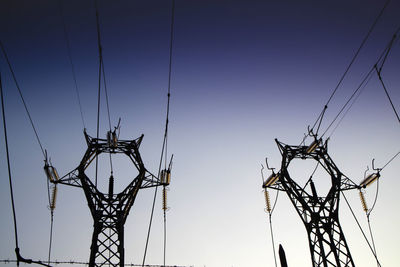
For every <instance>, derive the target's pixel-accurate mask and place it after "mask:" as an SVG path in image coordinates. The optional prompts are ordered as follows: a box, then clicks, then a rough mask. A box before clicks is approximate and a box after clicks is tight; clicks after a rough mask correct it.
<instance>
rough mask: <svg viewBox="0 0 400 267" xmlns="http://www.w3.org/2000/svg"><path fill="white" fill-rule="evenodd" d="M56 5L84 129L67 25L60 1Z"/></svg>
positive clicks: (83, 123)
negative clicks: (57, 5) (58, 10)
mask: <svg viewBox="0 0 400 267" xmlns="http://www.w3.org/2000/svg"><path fill="white" fill-rule="evenodd" d="M58 3H59V7H60V8H59V9H60V15H61V19H62V24H63V29H64V38H65V42H66V46H67V52H68V59H69V63H70V65H71V72H72V78H73V80H74V85H75V92H76V96H77V98H78V104H79V111H80V114H81V120H82V125H83V128H86V125H85V120H84V118H83V111H82V104H81V98H80V94H79V89H78V83H77V81H76V74H75V67H74V63H73V60H72V53H71V46H70V41H69V36H68V31H67V25H66V24H65V18H64V12H63V6H62V0H59V1H58Z"/></svg>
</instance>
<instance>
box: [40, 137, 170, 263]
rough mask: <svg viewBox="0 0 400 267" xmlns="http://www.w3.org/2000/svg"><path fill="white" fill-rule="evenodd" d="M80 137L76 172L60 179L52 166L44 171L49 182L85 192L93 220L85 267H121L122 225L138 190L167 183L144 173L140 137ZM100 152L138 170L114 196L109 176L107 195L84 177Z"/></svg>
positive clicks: (122, 258) (112, 183) (46, 167)
mask: <svg viewBox="0 0 400 267" xmlns="http://www.w3.org/2000/svg"><path fill="white" fill-rule="evenodd" d="M84 134H85V138H86V142H87V145H88V148H87V150H86V153H85V155H84V156H83V158H82V160H81V162H80V164H79V166H78V167H77V168H76V169H74V170H73V171H71V172H69V173H68V174H66V175H65V176H63V177H62V178H60V179H58V175H57V172H56V171H55V169H54V168H53V167H52V166H49V165H48V164H46V166H45V170H46V173H48V174H49V175H50V176H49V175H48V176H49V178H50V180H51V181H52V182H53V183H56V184H58V183H60V184H65V185H70V186H76V187H80V188H82V189H83V191H84V193H85V196H86V199H87V202H88V206H89V209H90V212H91V214H92V217H93V221H94V230H93V236H92V244H91V247H90V258H89V267H94V266H103V265H107V266H120V267H123V266H124V224H125V221H126V219H127V216H128V214H129V211H130V209H131V207H132V205H133V204H134V202H135V199H136V196H137V194H138V192H139V190H140V189H143V188H149V187H155V186H160V185H164V186H166V185H168V184H167V181H163V182H161V181H160V180H159V179H158V178H157V177H156V176H154V175H152V174H151V173H150V172H148V171H147V170H146V168H145V166H144V164H143V162H142V158H141V156H140V153H139V146H140V144H141V142H142V139H143V135H142V136H140V137H139V138H137V139H135V140H117V138H116V134H115V131H114V132H109V133H108V135H107V137H108V138H107V139H97V138H92V137H90V136H89V135H88V134H87V133H86V132H85V133H84ZM102 153H106V154H116V153H119V154H124V155H126V156H127V157H128V158H129V159H130V160H131V162H132V164H133V165H134V166H135V167H136V169H137V170H138V175H137V176H136V178H134V179H133V181H132V182H131V183H130V184H129V185H128V186H127V187H126V188H125V189H124V190H123V191H122V192H120V193H118V194H114V177H113V175H112V173H111V176H110V178H109V186H108V192H107V193H102V192H100V191H99V190H98V189H97V186H96V184H95V183H93V182H92V181H91V180H90V179H89V178H88V176H87V175H86V174H85V170H86V169H87V168H88V167H89V165H90V164H92V163H93V161H94V160H96V158H97V157H98V156H99V155H100V154H102ZM110 157H111V155H110ZM96 172H97V170H96ZM168 183H169V181H168Z"/></svg>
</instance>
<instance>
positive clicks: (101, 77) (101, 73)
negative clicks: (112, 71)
mask: <svg viewBox="0 0 400 267" xmlns="http://www.w3.org/2000/svg"><path fill="white" fill-rule="evenodd" d="M94 6H95V11H96V30H97V46H98V52H99V73H98V75H99V77H98V91H97V129H96V138H97V142H98V140H99V135H100V105H101V83H102V82H103V84H104V92H105V99H106V105H107V115H108V126H109V131H110V132H111V116H110V105H109V101H108V91H107V84H106V77H105V70H104V60H103V48H102V45H101V34H100V33H101V31H100V18H99V8H98V4H97V0H94ZM98 164H99V159H98V157H96V170H95V185H96V186H97V178H98ZM110 169H111V175H112V174H113V164H112V155H111V153H110Z"/></svg>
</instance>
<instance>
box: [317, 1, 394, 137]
mask: <svg viewBox="0 0 400 267" xmlns="http://www.w3.org/2000/svg"><path fill="white" fill-rule="evenodd" d="M389 3H390V0H387V1H386V2H385V5H384V6H383V8H382V10H381V11H380V12H379V14H378V16H377V17H376V19H375V21H374V22H373V23H372V26H371V27H370V29H369V31H368V33H367V35H366V36H365V37H364V39H363V41H362V42H361V44H360V46H359V47H358V49H357V51H356V53H355V54H354V56H353V58H352V59H351V61H350V63H349V65H348V66H347V68H346V70H345V71H344V73H343V75H342V77H341V78H340V80H339V82H338V83H337V85H336V87H335V89H334V90H333V92H332V94H331V95H330V97H329V99H328V101H327V102H326V104H325V105H324V108H323V111H322V112H321V114H320V115H319V116H318V118H317V120H316V121H315V123H314V125H313V127H312V128H311V130H313V129H314V127H315V126H316V124H317V123H318V121H320V122H319V125H321V122H322V120H323V117H324V114H325V110H326V109H327V108H328V104H329V103H330V101H331V100H332V98H333V96H334V95H335V93H336V91H337V90H338V89H339V87H340V85H341V84H342V82H343V80H344V78H345V77H346V75H347V73H348V72H349V70H350V68H351V66H352V65H353V63H354V61H355V60H356V58H357V56H358V54H359V53H360V51H361V49H362V48H363V46H364V44H365V43H366V41H367V40H368V38H369V36H370V34H371V33H372V31H373V29H374V28H375V25H376V24H377V23H378V21H379V19H380V18H381V16H382V14H383V12H384V10H385V9H386V7H387V6H388V4H389ZM318 129H319V126H318ZM316 134H318V131H317V133H316Z"/></svg>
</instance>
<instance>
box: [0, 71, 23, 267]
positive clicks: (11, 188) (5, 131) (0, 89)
mask: <svg viewBox="0 0 400 267" xmlns="http://www.w3.org/2000/svg"><path fill="white" fill-rule="evenodd" d="M0 93H1V111H2V116H3V130H4V142H5V145H6V156H7V169H8V182H9V186H10V197H11V207H12V212H13V222H14V238H15V249H18V229H17V217H16V214H15V203H14V191H13V186H12V176H11V167H10V154H9V151H8V138H7V124H6V115H5V109H4V96H3V86H2V82H1V74H0ZM17 265H19V261H17Z"/></svg>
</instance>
